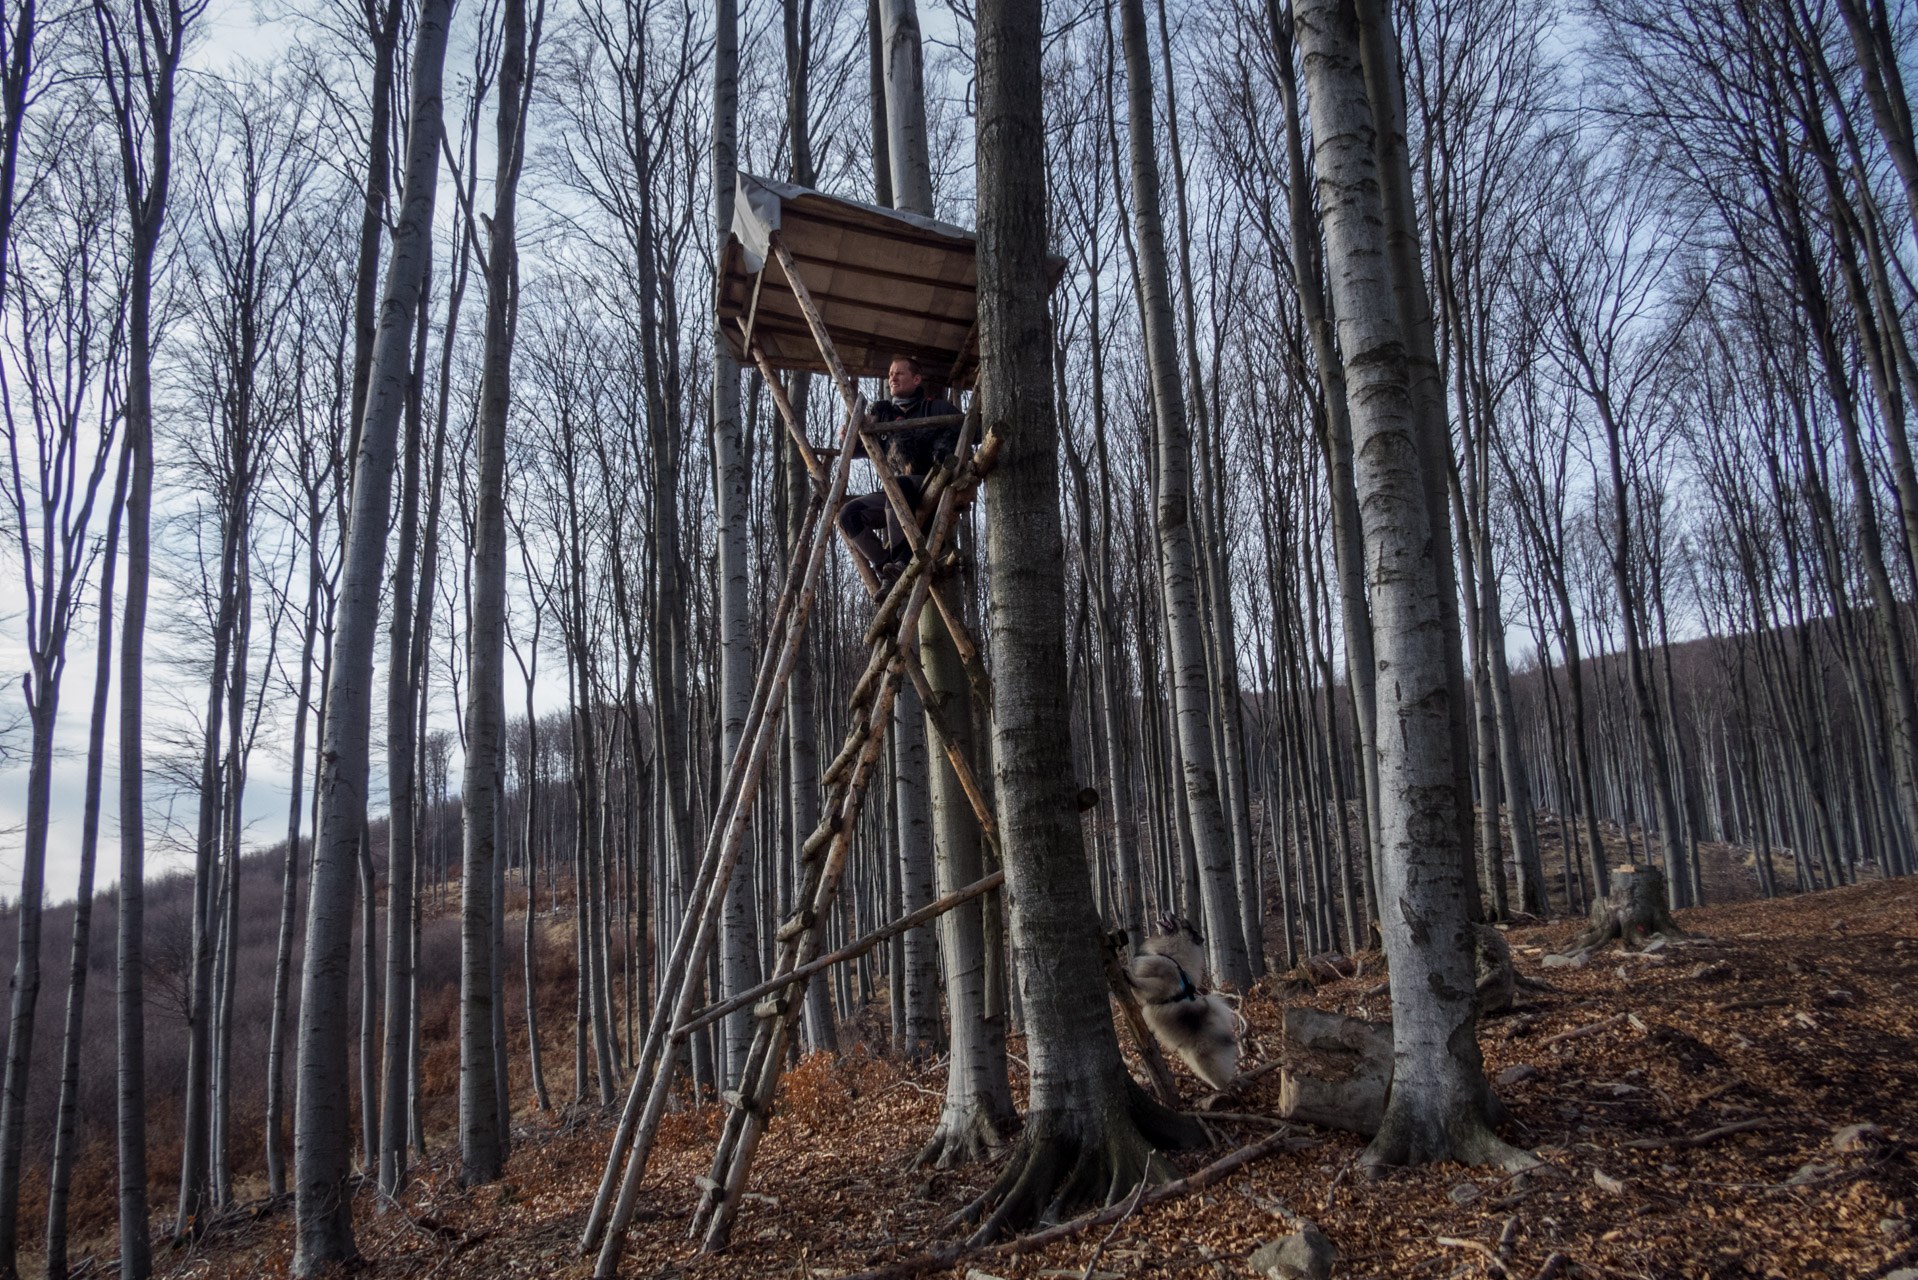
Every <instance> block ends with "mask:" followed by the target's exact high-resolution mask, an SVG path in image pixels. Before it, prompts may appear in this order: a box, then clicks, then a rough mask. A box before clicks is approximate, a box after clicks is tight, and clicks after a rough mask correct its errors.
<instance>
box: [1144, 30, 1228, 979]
mask: <svg viewBox="0 0 1918 1280" xmlns="http://www.w3.org/2000/svg"><path fill="white" fill-rule="evenodd" d="M1120 35H1121V39H1122V42H1123V44H1124V46H1125V65H1126V97H1127V102H1128V108H1129V110H1128V114H1127V121H1128V127H1129V132H1130V134H1131V140H1132V189H1133V206H1132V217H1133V222H1134V224H1135V226H1136V227H1137V231H1138V240H1139V295H1140V303H1141V309H1142V311H1143V322H1144V327H1145V342H1146V360H1147V364H1148V365H1149V367H1150V370H1151V380H1152V405H1153V420H1154V422H1155V423H1156V425H1157V427H1158V432H1157V435H1158V439H1157V441H1156V444H1157V461H1158V475H1157V479H1158V486H1157V487H1158V492H1157V501H1156V510H1155V512H1154V519H1155V521H1156V523H1157V526H1158V534H1159V575H1160V590H1161V592H1162V594H1163V595H1164V597H1165V605H1164V607H1165V616H1166V633H1167V642H1168V647H1169V649H1170V654H1169V656H1170V658H1171V665H1172V696H1173V706H1174V716H1175V719H1176V721H1177V726H1178V740H1179V741H1178V745H1179V764H1180V772H1181V775H1182V782H1183V786H1184V790H1185V804H1186V811H1187V814H1188V817H1189V822H1188V824H1187V827H1188V830H1189V832H1190V834H1191V838H1192V844H1193V853H1194V855H1195V856H1196V858H1197V860H1198V888H1199V903H1200V906H1201V909H1202V911H1203V914H1204V917H1205V934H1206V950H1207V961H1208V963H1209V965H1210V967H1211V969H1212V974H1213V977H1214V979H1215V981H1217V982H1220V983H1223V984H1224V985H1227V986H1233V987H1241V988H1243V987H1245V986H1246V985H1247V984H1249V983H1250V982H1251V981H1252V966H1251V962H1250V960H1249V958H1248V956H1247V950H1246V938H1245V928H1244V923H1243V921H1242V920H1241V918H1240V911H1239V902H1238V889H1237V877H1236V873H1235V868H1234V865H1233V852H1232V848H1233V846H1232V829H1231V826H1230V825H1229V824H1228V823H1227V821H1226V814H1225V805H1224V802H1223V800H1222V798H1221V791H1222V788H1221V786H1220V782H1219V771H1218V766H1217V762H1216V757H1215V754H1214V752H1213V749H1212V723H1211V721H1212V713H1211V691H1210V683H1209V680H1208V676H1207V669H1206V643H1205V635H1204V627H1203V621H1202V619H1201V618H1200V616H1199V581H1198V575H1199V572H1200V568H1199V560H1198V553H1197V548H1196V547H1195V546H1194V545H1193V538H1192V519H1191V504H1192V441H1191V436H1190V433H1189V432H1188V430H1187V427H1186V410H1185V391H1184V387H1183V385H1182V379H1181V377H1180V373H1179V351H1178V340H1177V336H1176V332H1175V326H1174V324H1173V318H1172V290H1171V285H1170V282H1169V280H1168V277H1167V269H1166V249H1165V226H1164V221H1163V219H1162V217H1161V216H1160V212H1159V209H1160V194H1159V160H1158V155H1157V151H1156V147H1155V144H1154V142H1153V136H1154V134H1153V130H1154V117H1153V108H1152V96H1153V95H1152V65H1151V52H1150V49H1149V47H1148V39H1147V34H1146V21H1145V4H1144V0H1121V3H1120Z"/></svg>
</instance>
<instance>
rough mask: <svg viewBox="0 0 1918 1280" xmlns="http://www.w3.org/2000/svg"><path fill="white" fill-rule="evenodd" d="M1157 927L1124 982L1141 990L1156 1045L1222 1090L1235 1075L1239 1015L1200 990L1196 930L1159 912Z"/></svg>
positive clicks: (1201, 943) (1200, 948)
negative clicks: (1156, 1041)
mask: <svg viewBox="0 0 1918 1280" xmlns="http://www.w3.org/2000/svg"><path fill="white" fill-rule="evenodd" d="M1158 927H1159V933H1158V934H1156V935H1155V936H1153V937H1150V938H1148V939H1146V941H1145V945H1144V951H1145V954H1144V955H1141V956H1138V957H1136V958H1134V959H1133V961H1132V963H1131V964H1128V965H1127V966H1126V981H1127V982H1129V983H1130V984H1131V986H1132V989H1133V990H1134V991H1137V992H1138V993H1139V1003H1140V1004H1141V1005H1142V1006H1144V1008H1143V1012H1144V1014H1145V1021H1146V1025H1147V1026H1149V1027H1151V1028H1152V1034H1153V1035H1155V1036H1157V1037H1158V1040H1159V1043H1160V1044H1162V1045H1164V1046H1165V1047H1166V1048H1168V1049H1170V1050H1172V1052H1174V1053H1176V1054H1178V1055H1179V1057H1180V1058H1181V1059H1182V1060H1183V1061H1184V1062H1185V1065H1186V1066H1188V1067H1190V1068H1192V1072H1193V1074H1194V1075H1196V1076H1198V1077H1199V1079H1201V1080H1203V1081H1205V1082H1206V1083H1207V1084H1209V1085H1211V1086H1212V1087H1213V1088H1214V1089H1223V1088H1225V1087H1226V1086H1227V1085H1229V1084H1231V1082H1232V1081H1233V1079H1234V1078H1235V1077H1236V1076H1237V1075H1238V1074H1239V1015H1238V1014H1236V1013H1234V1012H1233V1011H1232V1006H1231V1005H1229V1004H1227V1003H1226V1002H1225V1001H1224V1000H1223V999H1221V998H1220V997H1218V996H1215V995H1210V994H1208V993H1206V992H1203V991H1201V990H1200V984H1201V983H1202V982H1203V981H1204V979H1205V949H1204V947H1205V939H1204V938H1203V937H1201V936H1200V935H1199V931H1198V930H1197V929H1194V928H1193V927H1192V925H1191V924H1190V923H1188V922H1187V921H1184V920H1180V919H1177V918H1175V917H1172V916H1161V917H1160V918H1159V921H1158Z"/></svg>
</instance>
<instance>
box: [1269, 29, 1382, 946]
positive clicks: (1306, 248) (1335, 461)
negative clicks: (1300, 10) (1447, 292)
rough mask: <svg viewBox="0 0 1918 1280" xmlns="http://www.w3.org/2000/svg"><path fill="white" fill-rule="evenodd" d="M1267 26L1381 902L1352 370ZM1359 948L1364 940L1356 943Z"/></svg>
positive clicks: (1291, 90)
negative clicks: (1342, 350) (1331, 311)
mask: <svg viewBox="0 0 1918 1280" xmlns="http://www.w3.org/2000/svg"><path fill="white" fill-rule="evenodd" d="M1266 18H1267V24H1268V25H1269V26H1270V27H1271V30H1272V37H1273V43H1274V45H1275V46H1276V48H1277V51H1278V54H1279V93H1280V97H1281V99H1282V101H1283V103H1284V107H1285V135H1286V157H1287V169H1286V172H1287V174H1288V176H1289V178H1290V187H1289V191H1288V196H1287V207H1288V212H1289V214H1290V220H1291V231H1292V242H1291V243H1292V278H1293V281H1294V284H1295V286H1296V287H1297V289H1298V291H1299V306H1300V309H1301V311H1302V312H1303V318H1304V320H1305V326H1306V329H1307V331H1308V332H1309V334H1310V335H1311V340H1312V356H1313V362H1314V364H1315V365H1316V367H1317V370H1318V375H1319V395H1320V402H1321V405H1322V407H1323V409H1324V412H1325V417H1324V421H1323V424H1322V425H1321V427H1320V430H1319V433H1318V435H1319V452H1320V454H1321V455H1322V456H1323V458H1324V462H1325V475H1326V485H1327V487H1328V488H1329V489H1330V491H1331V498H1332V556H1333V563H1334V567H1335V569H1336V571H1337V574H1338V582H1339V610H1340V622H1341V626H1340V631H1341V633H1342V635H1343V639H1344V644H1345V677H1346V683H1347V686H1348V687H1349V689H1350V690H1351V698H1352V720H1353V735H1354V737H1355V738H1356V739H1357V743H1356V746H1357V750H1358V757H1359V763H1360V766H1361V767H1360V769H1359V782H1360V784H1361V789H1362V792H1363V794H1362V795H1361V797H1360V800H1361V803H1362V806H1363V809H1364V822H1363V823H1362V824H1361V825H1362V830H1363V831H1364V833H1365V837H1366V839H1365V849H1364V850H1363V858H1364V861H1363V863H1362V867H1363V870H1364V873H1365V886H1366V901H1367V902H1370V903H1372V904H1373V911H1374V914H1375V915H1376V913H1377V909H1378V908H1377V904H1378V830H1379V775H1378V751H1377V742H1376V738H1377V732H1378V696H1377V693H1376V684H1377V680H1378V665H1377V663H1376V661H1375V660H1374V655H1373V650H1372V615H1371V608H1370V605H1369V603H1368V602H1367V600H1366V592H1365V540H1364V534H1363V532H1362V531H1361V530H1360V528H1359V503H1358V491H1357V489H1356V488H1355V487H1354V482H1353V479H1352V465H1353V464H1352V418H1351V411H1350V410H1349V409H1348V408H1347V407H1346V395H1345V369H1344V366H1343V365H1341V364H1340V362H1339V354H1338V346H1337V339H1336V334H1335V333H1334V330H1333V327H1332V320H1331V317H1330V315H1328V314H1327V308H1326V304H1325V284H1324V280H1325V264H1324V261H1323V259H1322V255H1321V252H1320V246H1319V223H1318V216H1317V214H1316V213H1315V212H1314V211H1313V208H1312V188H1311V176H1310V174H1309V172H1308V171H1307V168H1306V159H1305V142H1304V131H1303V125H1302V124H1301V120H1300V111H1299V100H1298V85H1297V80H1296V73H1295V72H1294V71H1293V67H1292V48H1293V45H1292V18H1291V15H1290V14H1289V13H1286V12H1285V10H1284V6H1283V4H1282V3H1281V0H1267V7H1266ZM1355 945H1356V943H1355Z"/></svg>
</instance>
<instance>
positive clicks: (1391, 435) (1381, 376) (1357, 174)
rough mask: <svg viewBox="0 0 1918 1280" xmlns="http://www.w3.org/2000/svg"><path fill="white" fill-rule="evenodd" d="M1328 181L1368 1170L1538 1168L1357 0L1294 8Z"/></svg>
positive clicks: (1317, 161)
mask: <svg viewBox="0 0 1918 1280" xmlns="http://www.w3.org/2000/svg"><path fill="white" fill-rule="evenodd" d="M1293 12H1294V16H1295V21H1296V31H1297V37H1298V42H1299V48H1300V50H1301V52H1302V54H1303V55H1304V66H1305V81H1306V89H1307V93H1308V96H1309V99H1310V102H1311V107H1312V119H1313V144H1314V155H1313V166H1314V173H1315V176H1316V179H1317V186H1318V195H1319V205H1320V208H1321V209H1322V210H1323V216H1324V223H1325V242H1326V253H1327V266H1328V275H1329V283H1330V285H1331V292H1332V302H1333V306H1334V309H1335V311H1336V313H1337V316H1338V337H1339V348H1340V354H1341V356H1342V357H1343V361H1344V370H1345V379H1346V392H1347V399H1348V404H1349V407H1350V410H1351V418H1352V430H1353V456H1354V461H1355V464H1356V470H1355V476H1354V479H1355V481H1356V488H1357V493H1358V498H1359V503H1360V512H1361V519H1362V523H1363V528H1364V535H1365V561H1366V564H1367V566H1368V567H1369V569H1370V570H1371V574H1372V601H1371V603H1372V621H1373V640H1374V644H1375V646H1376V652H1377V660H1378V663H1379V669H1380V671H1381V672H1382V673H1384V675H1385V677H1386V678H1384V679H1381V680H1380V681H1379V683H1378V690H1377V693H1378V716H1379V728H1380V732H1379V734H1378V752H1379V788H1380V795H1379V810H1380V831H1379V849H1380V875H1379V892H1380V895H1381V901H1380V904H1379V905H1380V910H1379V916H1380V923H1381V926H1382V929H1383V932H1384V934H1385V945H1386V952H1387V955H1388V956H1389V957H1390V960H1391V985H1392V1020H1393V1053H1394V1072H1395V1075H1394V1080H1395V1086H1394V1088H1393V1090H1392V1096H1391V1098H1390V1100H1389V1101H1388V1103H1387V1107H1386V1113H1385V1118H1384V1121H1383V1123H1382V1125H1381V1127H1380V1129H1379V1132H1378V1135H1377V1136H1376V1137H1375V1138H1374V1139H1373V1141H1372V1143H1371V1145H1370V1146H1369V1147H1367V1149H1366V1154H1365V1157H1364V1158H1365V1160H1366V1161H1367V1163H1369V1164H1375V1165H1377V1164H1400V1163H1423V1162H1426V1161H1433V1160H1444V1159H1458V1160H1462V1161H1465V1162H1467V1163H1487V1162H1493V1163H1512V1164H1523V1163H1526V1162H1529V1160H1530V1158H1529V1157H1527V1156H1525V1155H1524V1153H1522V1152H1520V1151H1518V1150H1516V1149H1515V1148H1512V1147H1510V1146H1508V1145H1507V1144H1505V1143H1504V1142H1502V1141H1501V1140H1500V1139H1499V1138H1498V1137H1497V1136H1496V1135H1494V1134H1493V1132H1492V1129H1491V1123H1490V1119H1491V1116H1490V1112H1491V1109H1492V1106H1493V1102H1494V1100H1493V1098H1492V1095H1491V1090H1490V1088H1489V1086H1488V1085H1487V1084H1486V1081H1485V1073H1484V1068H1483V1062H1482V1059H1481V1058H1480V1056H1479V1050H1478V1040H1477V1038H1476V1035H1475V1025H1476V1015H1475V1012H1474V1009H1473V993H1474V982H1473V968H1472V924H1471V914H1470V908H1469V903H1468V901H1467V899H1468V896H1469V895H1470V894H1471V893H1472V885H1471V882H1470V879H1469V876H1468V873H1467V870H1466V864H1465V862H1464V861H1463V854H1464V850H1463V849H1461V848H1460V844H1459V841H1460V836H1461V828H1460V822H1459V814H1458V812H1457V805H1458V803H1459V795H1458V790H1457V788H1456V787H1455V786H1454V785H1453V780H1454V770H1453V763H1454V762H1453V753H1452V724H1451V716H1452V710H1451V702H1452V695H1451V684H1452V683H1453V682H1452V681H1451V679H1450V674H1449V673H1448V671H1447V670H1446V667H1447V657H1446V645H1445V638H1444V635H1443V623H1442V616H1441V607H1440V602H1439V599H1438V590H1437V587H1438V581H1439V575H1438V574H1437V572H1436V569H1435V565H1434V561H1435V560H1437V559H1443V558H1446V557H1448V556H1449V554H1450V551H1449V548H1446V547H1443V546H1437V545H1434V538H1433V530H1432V528H1431V524H1430V522H1429V516H1428V511H1429V508H1428V503H1427V501H1426V489H1427V486H1426V478H1425V476H1424V474H1423V468H1424V465H1425V464H1424V457H1423V453H1424V451H1423V449H1422V447H1421V441H1420V439H1419V431H1420V426H1419V422H1418V420H1417V416H1416V411H1415V408H1414V405H1413V402H1412V394H1411V388H1410V379H1409V371H1408V360H1407V356H1406V340H1405V336H1404V331H1403V328H1402V327H1401V324H1400V317H1399V307H1398V300H1397V297H1396V296H1395V292H1394V281H1393V278H1392V258H1391V255H1390V251H1389V249H1388V246H1387V244H1386V234H1385V228H1386V219H1385V214H1384V210H1383V209H1382V207H1381V205H1380V195H1379V191H1380V187H1379V174H1378V161H1377V158H1376V156H1375V154H1374V151H1373V105H1372V102H1371V101H1370V99H1369V98H1368V96H1367V93H1366V81H1365V76H1364V72H1363V69H1362V68H1361V65H1360V59H1359V39H1360V35H1359V23H1358V17H1357V14H1356V13H1355V12H1354V8H1353V4H1352V0H1299V2H1298V3H1296V4H1295V6H1294V10H1293Z"/></svg>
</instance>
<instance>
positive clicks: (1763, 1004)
mask: <svg viewBox="0 0 1918 1280" xmlns="http://www.w3.org/2000/svg"><path fill="white" fill-rule="evenodd" d="M1790 1003H1791V997H1790V996H1759V997H1756V998H1755V999H1751V1000H1732V1001H1729V1002H1728V1003H1725V1004H1708V1005H1706V1006H1705V1009H1706V1012H1708V1013H1736V1012H1737V1011H1738V1010H1740V1009H1769V1008H1771V1007H1772V1006H1773V1005H1775V1004H1790Z"/></svg>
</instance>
